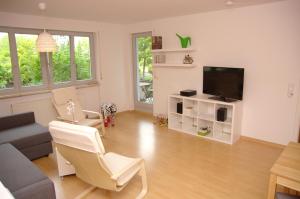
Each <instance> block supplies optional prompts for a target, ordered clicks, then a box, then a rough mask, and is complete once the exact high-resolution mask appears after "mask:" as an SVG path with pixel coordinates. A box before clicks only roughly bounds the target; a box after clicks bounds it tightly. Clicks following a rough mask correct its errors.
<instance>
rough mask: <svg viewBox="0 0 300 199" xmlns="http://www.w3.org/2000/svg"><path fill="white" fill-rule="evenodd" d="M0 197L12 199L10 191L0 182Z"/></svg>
mask: <svg viewBox="0 0 300 199" xmlns="http://www.w3.org/2000/svg"><path fill="white" fill-rule="evenodd" d="M0 196H1V199H14V197H13V195H12V194H11V193H10V191H9V190H8V189H7V188H6V187H5V186H4V185H3V184H2V182H1V181H0Z"/></svg>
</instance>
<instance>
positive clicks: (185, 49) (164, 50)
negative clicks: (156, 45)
mask: <svg viewBox="0 0 300 199" xmlns="http://www.w3.org/2000/svg"><path fill="white" fill-rule="evenodd" d="M193 51H196V50H195V49H193V48H169V49H157V50H152V51H151V52H152V53H168V52H193Z"/></svg>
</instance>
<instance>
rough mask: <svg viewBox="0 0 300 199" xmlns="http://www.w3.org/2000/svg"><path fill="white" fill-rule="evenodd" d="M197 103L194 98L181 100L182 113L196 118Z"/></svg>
mask: <svg viewBox="0 0 300 199" xmlns="http://www.w3.org/2000/svg"><path fill="white" fill-rule="evenodd" d="M197 108H198V103H197V101H195V100H189V99H184V100H183V115H186V116H189V117H193V118H197Z"/></svg>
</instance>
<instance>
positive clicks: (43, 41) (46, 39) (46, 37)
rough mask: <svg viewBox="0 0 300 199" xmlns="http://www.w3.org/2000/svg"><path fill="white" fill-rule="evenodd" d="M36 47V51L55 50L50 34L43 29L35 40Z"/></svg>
mask: <svg viewBox="0 0 300 199" xmlns="http://www.w3.org/2000/svg"><path fill="white" fill-rule="evenodd" d="M36 48H37V51H38V52H54V51H56V43H55V40H54V39H53V37H52V35H50V34H49V33H48V32H46V31H44V32H42V33H40V34H39V36H38V38H37V40H36Z"/></svg>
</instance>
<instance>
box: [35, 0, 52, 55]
mask: <svg viewBox="0 0 300 199" xmlns="http://www.w3.org/2000/svg"><path fill="white" fill-rule="evenodd" d="M38 6H39V9H40V10H41V11H45V10H46V3H44V2H41V3H39V4H38ZM36 49H37V51H38V52H54V51H56V43H55V40H54V39H53V37H52V35H51V34H50V33H48V32H47V31H46V29H45V28H44V31H43V32H41V33H40V34H39V36H38V38H37V40H36Z"/></svg>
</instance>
